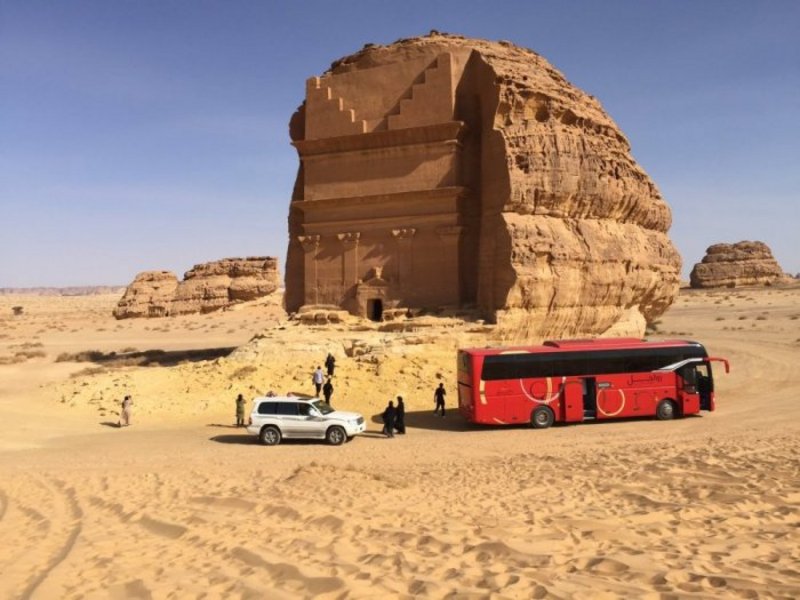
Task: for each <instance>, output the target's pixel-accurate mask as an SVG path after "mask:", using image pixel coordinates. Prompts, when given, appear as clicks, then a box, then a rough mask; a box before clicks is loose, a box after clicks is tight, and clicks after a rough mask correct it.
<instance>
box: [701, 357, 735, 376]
mask: <svg viewBox="0 0 800 600" xmlns="http://www.w3.org/2000/svg"><path fill="white" fill-rule="evenodd" d="M706 360H707V361H708V362H714V361H716V362H721V363H722V364H724V365H725V372H726V373H730V372H731V366H730V365H729V364H728V360H727V359H725V358H716V357H711V356H709V357H708V358H707V359H706Z"/></svg>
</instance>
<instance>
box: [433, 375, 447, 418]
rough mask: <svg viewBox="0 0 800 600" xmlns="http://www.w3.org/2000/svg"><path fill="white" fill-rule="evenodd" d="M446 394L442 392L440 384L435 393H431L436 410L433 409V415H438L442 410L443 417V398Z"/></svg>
mask: <svg viewBox="0 0 800 600" xmlns="http://www.w3.org/2000/svg"><path fill="white" fill-rule="evenodd" d="M446 394H447V392H445V391H444V384H443V383H440V384H439V387H438V388H436V391H435V392H433V399H434V401H435V402H436V408H434V409H433V414H435V415H436V414H439V409H440V408H441V409H442V416H444V397H445V395H446Z"/></svg>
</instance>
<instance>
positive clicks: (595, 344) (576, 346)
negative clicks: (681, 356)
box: [460, 338, 702, 356]
mask: <svg viewBox="0 0 800 600" xmlns="http://www.w3.org/2000/svg"><path fill="white" fill-rule="evenodd" d="M685 346H700V347H702V344H700V342H695V341H692V340H648V339H640V338H598V339H579V340H547V341H545V342H543V343H542V345H540V346H505V347H486V348H461V349H460V351H461V352H466V353H468V354H472V355H475V356H490V355H494V354H523V353H534V354H535V353H539V352H577V351H582V352H585V351H587V350H588V351H592V350H639V349H644V348H681V347H685Z"/></svg>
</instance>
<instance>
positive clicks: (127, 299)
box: [114, 271, 178, 319]
mask: <svg viewBox="0 0 800 600" xmlns="http://www.w3.org/2000/svg"><path fill="white" fill-rule="evenodd" d="M177 289H178V278H177V277H175V273H172V272H171V271H144V272H142V273H139V274H138V275H137V276H136V278H135V279H134V280H133V283H131V284H130V285H129V286H128V288H127V289H126V290H125V294H123V296H122V298H121V299H120V301H119V303H118V304H117V307H116V308H115V309H114V316H115V317H116V318H117V319H135V318H141V317H166V316H167V315H169V314H170V309H171V307H172V299H173V298H174V297H175V290H177Z"/></svg>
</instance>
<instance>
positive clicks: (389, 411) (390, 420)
mask: <svg viewBox="0 0 800 600" xmlns="http://www.w3.org/2000/svg"><path fill="white" fill-rule="evenodd" d="M396 415H397V412H396V411H395V409H394V403H393V402H392V401H391V400H389V404H388V405H387V406H386V408H385V409H384V411H383V433H385V434H386V437H394V423H395V421H394V420H395V416H396Z"/></svg>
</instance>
